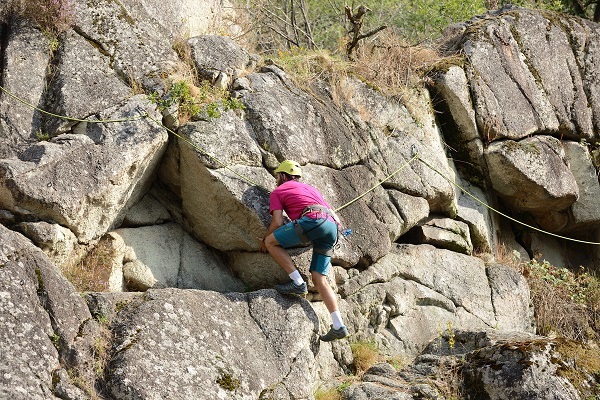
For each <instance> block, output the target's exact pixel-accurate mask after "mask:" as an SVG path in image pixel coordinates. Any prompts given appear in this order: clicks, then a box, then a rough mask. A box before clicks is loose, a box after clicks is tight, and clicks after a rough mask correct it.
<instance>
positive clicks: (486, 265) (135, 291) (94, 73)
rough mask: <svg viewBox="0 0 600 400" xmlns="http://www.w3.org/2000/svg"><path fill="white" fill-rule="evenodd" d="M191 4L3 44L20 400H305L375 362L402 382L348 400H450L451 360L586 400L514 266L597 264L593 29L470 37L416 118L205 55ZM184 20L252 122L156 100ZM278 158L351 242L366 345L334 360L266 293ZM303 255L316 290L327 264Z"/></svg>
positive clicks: (321, 324) (79, 20)
mask: <svg viewBox="0 0 600 400" xmlns="http://www.w3.org/2000/svg"><path fill="white" fill-rule="evenodd" d="M180 3H182V4H180V5H181V7H178V6H177V5H175V4H174V5H173V6H172V7H171V6H170V4H169V7H166V8H165V4H159V3H158V2H154V1H151V0H145V1H143V2H141V3H140V2H134V1H124V2H122V3H116V2H112V1H96V2H93V4H92V3H89V2H78V3H76V4H77V7H76V18H75V25H74V27H73V29H72V30H70V31H67V32H65V33H64V34H63V35H62V36H61V37H60V44H59V46H58V48H57V49H56V50H54V51H49V44H48V43H47V42H48V39H47V38H46V36H45V35H44V34H43V33H42V32H41V31H40V30H39V29H38V28H37V27H36V26H34V25H33V24H32V23H30V22H28V21H23V20H14V21H10V22H9V23H8V24H5V25H3V26H2V28H1V31H0V33H1V35H2V41H1V43H2V45H1V46H2V48H1V51H0V54H1V55H2V70H1V71H2V72H1V78H2V82H1V84H2V87H3V88H4V89H5V90H3V91H2V93H1V94H0V138H1V140H2V142H1V147H0V156H1V159H0V222H1V223H2V225H0V232H1V235H0V275H1V279H0V322H1V325H0V335H1V340H0V354H2V357H1V358H2V360H3V362H2V364H0V369H1V372H2V374H1V375H0V376H1V378H0V394H1V395H2V397H7V398H8V397H11V398H23V399H25V398H27V399H56V398H60V399H64V400H67V399H89V398H98V397H100V398H106V399H167V398H168V399H192V398H195V399H222V398H228V399H290V400H292V399H294V400H296V399H312V398H314V395H315V391H316V390H317V388H318V387H320V386H323V387H328V386H332V385H335V382H336V377H340V376H343V375H344V374H346V373H349V372H350V371H351V370H352V368H353V355H352V352H351V349H350V344H351V343H356V342H371V343H373V344H375V345H376V346H377V347H378V349H379V351H380V352H381V354H383V355H385V356H387V357H388V358H389V359H403V360H405V364H408V367H406V368H404V369H401V370H399V371H398V370H396V369H394V368H393V367H391V366H390V365H389V364H378V365H376V366H374V367H373V368H371V369H370V370H369V371H367V373H366V374H365V375H363V376H362V379H361V380H356V381H355V382H354V383H353V384H352V385H350V386H349V387H348V388H347V389H346V390H344V392H343V394H344V396H345V397H346V398H348V399H365V398H386V399H388V398H389V399H405V398H413V397H414V396H420V397H421V398H444V395H445V394H444V391H443V389H442V386H440V384H439V380H435V379H432V376H443V373H444V371H446V372H447V371H452V370H453V365H454V366H455V365H456V360H457V359H459V358H460V359H462V360H466V363H467V364H465V366H464V367H463V368H462V371H463V375H464V377H465V379H466V381H467V382H468V385H467V389H466V390H467V392H466V393H467V394H468V395H469V396H470V397H471V398H490V399H505V398H532V399H534V398H539V399H555V398H556V399H578V398H580V393H579V392H578V391H577V389H576V388H575V386H574V384H573V382H572V381H570V380H568V379H566V378H564V375H561V374H559V373H558V372H557V371H558V370H559V369H561V370H565V369H569V368H574V367H573V366H569V365H568V363H566V362H560V361H557V359H558V358H557V357H558V356H557V353H556V352H555V348H556V347H557V346H558V345H559V343H558V342H557V341H556V340H554V339H550V338H544V337H540V336H535V326H534V321H533V310H532V308H531V305H530V295H529V287H528V285H527V282H526V281H525V278H524V277H523V276H522V275H521V274H520V273H519V271H517V270H516V269H514V268H511V267H510V266H507V265H504V264H502V261H505V260H503V259H501V258H500V257H499V256H500V255H502V254H505V253H508V254H511V256H512V255H513V254H517V255H518V256H519V257H521V259H523V260H526V259H529V257H533V256H539V255H542V256H543V257H545V258H546V259H548V260H550V261H552V262H553V263H554V264H555V265H557V266H573V265H575V266H577V265H580V264H584V265H588V266H596V265H598V263H599V257H600V254H598V251H597V246H595V245H594V244H589V243H585V242H590V243H594V242H597V241H598V234H597V228H598V227H599V226H600V204H599V203H598V202H599V201H600V196H599V194H600V185H599V182H598V176H597V168H598V163H597V150H598V149H597V145H596V144H595V143H596V140H598V139H599V138H598V134H597V132H598V131H599V128H600V126H599V125H600V117H599V113H600V99H599V98H598V94H597V92H598V89H599V87H600V86H599V85H600V82H599V81H598V77H597V73H596V71H597V70H598V66H596V62H597V60H598V54H597V52H598V43H600V36H599V35H600V28H599V27H598V25H596V24H593V23H590V22H588V21H584V20H581V19H577V18H572V17H566V16H562V15H558V14H550V13H547V14H544V13H539V12H534V11H530V10H524V9H505V10H501V11H499V12H495V13H490V14H487V15H485V16H482V17H478V18H475V19H473V20H471V21H468V22H466V23H464V24H459V25H456V26H452V27H450V28H449V30H448V33H447V35H445V37H446V39H445V43H444V47H445V49H446V50H447V51H448V53H449V54H450V53H454V52H456V51H459V52H460V53H461V54H462V55H463V56H462V58H461V61H460V62H452V63H448V64H444V63H442V64H440V66H438V68H437V70H436V73H435V75H434V77H433V81H432V84H431V86H430V87H429V88H428V89H426V88H419V89H412V90H411V92H410V96H408V97H407V99H406V100H405V102H404V103H401V102H398V101H397V99H392V98H389V97H386V96H384V95H383V94H381V93H380V92H378V91H377V90H375V89H373V88H372V87H371V86H369V85H367V84H365V83H364V82H362V81H360V80H358V79H356V78H351V77H348V78H347V79H346V81H345V82H344V84H345V88H346V91H347V93H348V95H347V96H345V97H343V98H342V99H339V98H335V99H334V98H333V96H332V89H331V88H330V87H328V85H327V83H326V82H317V83H312V84H311V85H308V86H302V87H300V86H298V85H296V84H294V82H293V80H292V79H291V78H290V76H289V75H288V72H286V71H284V70H283V69H282V68H280V67H278V66H277V65H276V64H274V63H273V62H265V61H261V60H260V57H258V56H256V55H253V54H250V53H248V52H247V51H245V50H243V49H242V48H240V47H239V46H238V45H236V44H235V43H234V42H233V41H231V40H230V39H228V38H226V37H218V36H211V35H200V34H201V33H206V32H207V31H206V30H205V29H206V25H203V24H202V21H207V20H210V16H211V15H212V14H211V13H217V15H215V18H220V17H221V16H222V15H221V14H219V11H218V10H217V8H218V7H211V3H210V2H209V1H207V2H204V3H202V4H201V5H200V6H198V7H192V6H191V3H190V4H188V3H186V2H185V1H183V2H180ZM174 10H187V11H185V13H186V15H185V16H186V18H189V21H195V22H194V25H193V26H194V29H192V30H191V32H192V37H191V38H190V39H189V40H188V41H187V44H188V45H189V48H190V58H189V61H190V62H192V63H193V64H194V67H195V69H196V70H197V72H198V75H199V76H201V77H203V78H204V79H208V80H210V81H211V83H212V84H214V85H217V86H221V87H224V88H226V89H228V90H229V91H230V93H231V97H232V98H234V99H236V100H237V101H239V102H240V104H242V105H243V107H229V108H228V107H226V106H224V105H223V103H221V104H220V106H219V107H220V108H219V113H218V114H219V115H218V116H216V115H214V114H212V115H208V114H207V113H206V111H203V112H198V113H195V114H194V115H192V116H191V119H190V120H189V121H187V122H181V123H180V122H179V120H178V119H177V118H176V113H177V110H176V109H174V108H173V107H166V106H165V107H158V106H157V102H156V98H154V100H153V99H152V97H151V96H147V95H146V94H139V92H140V88H141V89H143V91H144V92H145V93H154V92H155V93H157V94H158V95H159V96H163V98H164V96H167V97H168V96H169V92H168V85H167V82H169V77H172V76H175V75H176V74H177V70H178V69H177V65H178V64H179V63H181V62H182V60H180V59H179V55H178V54H177V53H176V52H175V51H174V50H173V49H172V44H173V41H174V36H175V35H176V33H177V32H176V29H175V28H174V27H179V26H180V24H181V15H179V11H177V12H175V11H174ZM181 12H183V11H181ZM188 14H189V15H188ZM190 24H191V22H190ZM390 67H391V68H394V67H399V66H390ZM197 83H198V82H197ZM198 84H199V83H198ZM32 106H36V107H37V108H36V107H32ZM46 112H51V113H52V115H50V114H48V113H46ZM57 115H59V116H69V117H70V118H69V119H65V118H59V117H57ZM174 115H175V117H174ZM41 138H44V139H48V140H40V139H41ZM283 159H295V160H297V161H298V162H300V163H301V164H302V165H303V171H304V177H303V179H304V180H305V181H307V182H309V183H311V184H313V185H315V186H316V187H318V188H319V189H320V190H321V191H322V192H323V193H324V194H325V196H326V198H327V199H328V200H329V201H330V203H331V204H332V205H334V207H335V208H341V209H340V211H339V214H340V216H341V218H342V220H343V222H344V224H345V226H347V227H350V228H352V230H353V234H352V235H351V236H349V237H347V238H345V239H342V240H341V241H340V243H339V247H338V249H337V250H336V255H335V256H334V258H333V260H332V261H333V262H332V264H333V268H332V272H331V276H330V280H331V283H332V285H333V286H334V288H335V290H336V292H337V294H338V296H339V299H340V307H341V311H342V313H343V314H344V316H345V319H346V321H347V325H348V327H349V330H350V332H351V334H352V337H351V339H350V340H342V341H338V342H334V343H333V344H325V343H322V342H319V340H318V334H319V333H322V332H323V331H325V330H326V329H327V328H328V325H327V324H328V315H327V311H326V309H325V307H324V306H323V305H322V303H321V302H320V301H319V299H318V296H317V294H316V293H313V292H311V293H309V296H308V298H307V299H306V300H302V299H294V298H291V299H290V298H286V297H282V296H280V295H278V294H277V293H276V292H275V291H273V290H272V289H271V287H272V286H273V285H274V284H276V283H279V282H282V281H284V280H285V279H286V276H285V274H284V273H283V272H282V271H281V270H280V269H279V267H278V266H277V265H276V264H275V263H274V262H273V261H272V260H271V258H270V257H269V256H268V255H264V254H262V253H260V252H259V251H258V244H257V241H256V238H257V237H259V236H262V235H263V234H264V231H265V227H266V225H267V224H268V221H269V213H268V191H269V190H271V189H273V188H274V184H275V182H274V179H273V177H272V171H273V170H274V168H275V167H276V166H277V163H278V162H279V161H281V160H283ZM382 182H383V183H382ZM455 184H456V185H455ZM459 188H460V189H459ZM370 189H372V190H370ZM369 190H370V191H369ZM365 193H366V195H364V196H363V197H361V198H360V199H358V200H357V201H355V202H353V203H351V204H349V205H347V204H348V203H349V202H350V201H352V200H354V199H356V198H357V197H358V196H360V195H363V194H365ZM485 204H489V205H491V206H493V207H494V209H495V210H501V212H502V213H503V214H504V215H507V216H509V217H511V218H514V219H516V220H518V221H522V222H525V223H526V224H527V226H530V227H531V226H533V227H536V228H538V229H540V230H543V231H545V232H549V233H550V234H551V235H548V233H545V232H541V231H539V230H532V229H522V227H523V225H520V224H519V223H517V222H515V221H514V220H511V219H509V218H506V217H504V216H501V215H499V214H497V213H496V212H493V211H492V210H491V209H490V208H487V207H485ZM344 205H347V206H344ZM342 206H344V207H343V208H342ZM517 217H518V218H517ZM511 223H512V225H511ZM515 227H518V228H519V229H513V228H515ZM515 232H516V233H515ZM566 236H568V237H571V238H576V239H578V240H579V242H575V243H573V242H571V241H568V240H566V239H563V237H566ZM98 249H103V251H102V255H101V257H102V258H103V260H102V261H103V262H104V263H107V264H108V265H110V271H109V272H110V277H107V278H106V281H107V282H108V283H107V285H108V288H107V289H109V292H89V293H81V294H80V293H78V292H77V291H76V290H75V289H74V287H73V286H72V284H71V283H70V282H69V281H67V279H65V277H64V276H63V273H62V272H61V271H64V269H65V267H67V266H69V265H73V263H76V262H77V260H79V259H81V258H82V257H84V256H85V255H86V254H88V260H89V258H90V256H89V254H91V255H92V259H93V258H94V257H93V255H94V254H96V258H98V257H100V256H98V255H97V254H99V252H98ZM292 254H293V259H294V261H295V262H296V264H297V265H298V267H299V269H300V271H301V272H302V273H303V274H304V275H306V276H307V278H308V271H307V269H308V259H309V258H308V257H309V256H310V250H309V249H306V248H301V249H295V250H292ZM79 265H80V268H85V265H86V264H85V263H80V264H79ZM309 289H310V288H309ZM449 343H452V345H451V346H450V345H449ZM590 379H591V378H590Z"/></svg>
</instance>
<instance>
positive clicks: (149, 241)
mask: <svg viewBox="0 0 600 400" xmlns="http://www.w3.org/2000/svg"><path fill="white" fill-rule="evenodd" d="M109 237H110V239H109V240H108V239H107V243H110V247H111V249H113V250H112V251H114V253H115V260H114V264H115V265H114V266H113V268H116V269H117V270H120V269H122V271H123V276H124V279H125V283H126V286H127V287H128V288H129V289H131V290H142V291H143V290H146V289H148V288H152V287H157V288H161V287H162V288H164V287H178V288H193V289H204V290H215V291H219V292H236V291H243V290H244V285H243V284H242V283H241V282H240V281H239V280H238V279H237V278H236V277H235V276H233V275H232V274H231V272H230V271H229V270H228V269H227V267H226V265H225V263H224V261H223V260H221V259H220V258H219V257H218V255H216V254H215V253H214V252H212V251H211V250H210V249H209V248H207V247H206V246H205V245H204V244H203V243H200V242H198V241H197V240H195V239H194V238H193V237H191V236H190V235H189V234H188V233H187V232H185V231H184V230H183V229H182V228H181V226H179V225H178V224H176V223H167V224H162V225H154V226H146V227H140V228H121V229H117V230H115V231H112V232H110V233H109ZM117 282H118V279H117Z"/></svg>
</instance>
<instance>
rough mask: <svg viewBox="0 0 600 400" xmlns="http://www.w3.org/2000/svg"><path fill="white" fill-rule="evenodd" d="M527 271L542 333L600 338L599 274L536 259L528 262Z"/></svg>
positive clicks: (538, 325)
mask: <svg viewBox="0 0 600 400" xmlns="http://www.w3.org/2000/svg"><path fill="white" fill-rule="evenodd" d="M523 275H524V276H525V278H526V279H527V281H528V282H529V286H530V289H531V298H532V301H533V305H534V309H535V319H536V324H537V330H538V333H539V334H541V335H549V334H550V333H552V332H554V333H557V334H559V335H560V336H562V337H565V338H568V339H572V340H580V341H585V340H588V339H597V338H598V336H599V335H598V333H599V330H598V328H599V326H598V320H599V315H600V313H599V311H600V306H599V305H598V300H599V299H600V284H599V282H598V279H597V278H595V277H594V276H592V275H590V274H589V273H587V272H585V271H584V270H583V269H582V270H581V271H579V272H577V273H575V272H572V271H570V270H568V269H566V268H557V267H554V266H553V265H551V264H550V263H548V262H547V261H545V260H544V261H543V262H541V263H540V262H538V261H537V260H535V259H534V260H531V261H530V262H528V263H526V264H524V266H523Z"/></svg>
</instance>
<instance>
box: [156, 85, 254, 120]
mask: <svg viewBox="0 0 600 400" xmlns="http://www.w3.org/2000/svg"><path fill="white" fill-rule="evenodd" d="M168 87H169V89H168V90H167V92H166V93H165V94H164V95H162V96H161V95H159V94H158V92H153V93H151V94H150V95H149V96H148V99H149V100H150V101H151V102H152V103H154V104H156V105H157V107H158V109H159V110H161V111H163V110H166V109H168V108H169V107H171V106H173V105H177V110H178V118H179V121H180V122H182V123H183V122H186V121H188V120H190V119H191V118H192V117H194V116H195V115H198V114H201V113H204V114H205V116H206V117H207V118H220V117H221V112H222V111H227V110H239V109H243V108H244V105H243V104H242V102H241V101H240V100H238V99H236V98H233V97H230V95H229V92H228V91H227V90H221V89H218V88H216V87H214V86H212V85H211V84H210V83H209V82H208V81H202V83H201V84H200V86H199V87H198V86H195V85H194V84H193V83H192V82H190V81H189V80H178V81H172V82H171V83H170V84H169V85H168Z"/></svg>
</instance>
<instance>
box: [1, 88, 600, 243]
mask: <svg viewBox="0 0 600 400" xmlns="http://www.w3.org/2000/svg"><path fill="white" fill-rule="evenodd" d="M0 90H2V91H3V92H4V93H6V94H7V95H9V96H10V97H12V98H13V99H15V100H17V101H19V102H20V103H23V104H25V105H26V106H28V107H31V108H32V109H34V110H37V111H39V112H41V113H43V114H46V115H49V116H52V117H56V118H60V119H64V120H69V121H76V122H88V123H109V122H126V121H134V120H137V119H141V118H148V119H150V120H151V121H154V123H156V124H157V125H159V126H161V127H163V128H164V129H166V130H167V132H170V133H171V134H172V135H174V136H176V137H177V138H179V139H181V140H183V141H184V142H185V143H187V144H189V145H190V146H192V147H193V148H194V149H195V150H197V151H198V152H200V153H202V154H204V155H205V156H207V157H208V158H210V159H211V160H213V161H215V162H216V163H218V164H219V165H221V166H222V168H224V169H226V170H228V171H230V172H232V173H233V174H234V175H236V176H237V177H239V178H241V179H242V180H243V181H245V182H247V183H249V184H250V185H253V186H256V187H258V188H261V189H263V190H264V191H266V192H269V189H267V188H265V187H264V186H262V185H260V184H258V183H256V182H254V181H253V180H252V179H250V178H247V177H245V176H244V175H242V174H240V173H238V172H236V171H234V170H233V169H232V168H231V167H229V166H228V165H227V164H225V163H224V162H223V161H221V160H220V159H218V158H217V157H215V156H213V155H211V154H210V153H208V152H207V151H206V150H204V149H202V148H201V147H199V146H198V145H196V144H195V143H193V142H192V141H190V140H189V139H187V138H186V137H184V136H182V135H180V134H178V133H176V132H175V131H173V130H172V129H169V128H167V127H166V126H164V125H163V124H162V122H160V121H157V120H156V119H155V118H152V117H151V116H150V115H148V114H147V113H146V114H141V115H137V116H135V117H130V118H120V119H106V120H89V119H79V118H72V117H67V116H64V115H58V114H54V113H51V112H48V111H46V110H43V109H41V108H39V107H36V106H34V105H33V104H31V103H28V102H27V101H25V100H23V99H21V98H19V97H18V96H16V95H14V94H13V93H11V92H10V91H8V90H7V89H5V88H4V87H3V86H1V85H0ZM415 159H418V160H419V161H421V162H422V163H423V164H425V165H426V166H428V167H429V168H430V169H431V170H433V171H434V172H436V173H437V174H438V175H440V176H441V177H442V178H444V179H445V180H447V181H448V182H449V183H450V184H452V185H454V186H456V187H457V188H459V189H460V190H462V191H463V193H465V194H467V195H468V196H469V197H471V198H472V199H473V200H475V201H476V202H478V203H479V204H481V205H483V206H484V207H486V208H488V209H490V210H492V211H493V212H495V213H497V214H499V215H501V216H503V217H505V218H508V219H510V220H511V221H513V222H516V223H518V224H521V225H523V226H525V227H527V228H529V229H533V230H535V231H538V232H541V233H544V234H546V235H550V236H554V237H557V238H559V239H564V240H570V241H572V242H577V243H583V244H591V245H600V243H598V242H590V241H587V240H579V239H574V238H570V237H566V236H562V235H558V234H556V233H552V232H548V231H545V230H543V229H540V228H537V227H535V226H532V225H529V224H526V223H524V222H521V221H519V220H517V219H515V218H513V217H511V216H509V215H506V214H504V213H502V212H501V211H498V210H496V209H495V208H493V207H492V206H490V205H489V204H487V203H485V202H483V201H481V200H479V199H478V198H477V197H476V196H475V195H473V194H471V193H470V192H469V191H468V190H466V189H465V188H463V187H462V186H460V185H459V184H457V183H456V182H454V181H453V180H451V179H450V178H448V177H447V176H445V175H444V174H442V173H441V172H440V171H438V170H437V169H436V168H434V167H433V166H431V165H430V164H429V163H428V162H427V161H425V160H423V159H422V158H421V157H419V154H418V153H416V154H415V155H414V156H413V157H412V158H411V159H410V160H408V161H406V162H405V163H404V164H403V165H402V166H400V168H398V169H397V170H395V171H394V172H392V173H391V174H390V175H388V176H386V177H385V178H384V179H383V180H382V181H380V182H379V183H377V184H376V185H374V186H373V187H372V188H370V189H369V190H367V191H365V192H364V193H362V194H361V195H359V196H357V197H355V198H354V199H352V200H350V201H349V202H347V203H346V204H344V205H343V206H341V207H338V208H336V209H335V210H334V211H335V212H338V211H340V210H343V209H344V208H346V207H348V206H350V205H351V204H353V203H355V202H357V201H358V200H360V199H362V198H363V197H364V196H366V195H367V194H369V193H370V192H372V191H373V190H375V189H376V188H377V187H378V186H381V185H382V184H383V183H384V182H386V181H388V180H389V179H391V178H392V177H393V176H394V175H396V174H397V173H399V172H400V171H402V170H403V169H404V168H405V167H406V166H408V165H409V164H410V163H411V162H413V161H414V160H415Z"/></svg>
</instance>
